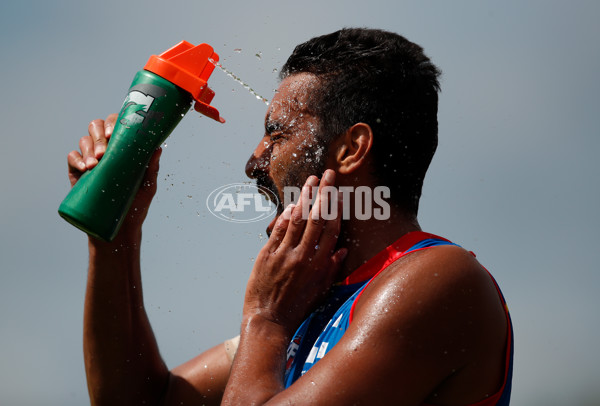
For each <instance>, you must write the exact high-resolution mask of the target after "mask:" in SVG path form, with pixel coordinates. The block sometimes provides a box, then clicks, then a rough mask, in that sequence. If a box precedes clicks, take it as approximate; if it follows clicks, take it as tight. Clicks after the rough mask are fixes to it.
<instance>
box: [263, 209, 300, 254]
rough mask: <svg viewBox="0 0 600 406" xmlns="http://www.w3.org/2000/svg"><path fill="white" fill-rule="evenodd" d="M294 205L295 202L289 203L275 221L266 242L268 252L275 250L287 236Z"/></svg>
mask: <svg viewBox="0 0 600 406" xmlns="http://www.w3.org/2000/svg"><path fill="white" fill-rule="evenodd" d="M294 207H295V205H294V204H293V203H291V204H289V205H288V206H287V207H286V208H285V210H284V211H283V213H281V215H280V216H279V218H278V219H277V221H276V222H275V226H273V231H272V232H271V235H270V236H269V240H268V241H267V243H266V244H265V249H267V250H268V252H270V253H272V252H275V251H276V250H277V248H279V246H280V245H281V242H282V241H283V239H284V238H285V234H286V232H287V229H288V225H289V223H290V218H291V217H292V211H293V210H294Z"/></svg>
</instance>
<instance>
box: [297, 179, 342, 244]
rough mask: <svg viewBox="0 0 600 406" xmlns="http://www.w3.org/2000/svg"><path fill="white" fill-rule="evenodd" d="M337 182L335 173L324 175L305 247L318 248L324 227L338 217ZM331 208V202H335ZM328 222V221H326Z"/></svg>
mask: <svg viewBox="0 0 600 406" xmlns="http://www.w3.org/2000/svg"><path fill="white" fill-rule="evenodd" d="M334 182H335V172H334V171H332V170H327V171H325V173H324V174H323V179H321V183H320V185H319V192H318V193H317V198H316V200H315V204H314V206H313V208H312V210H311V211H310V217H309V220H308V224H307V225H306V231H305V232H304V236H303V237H302V242H301V244H302V245H304V246H305V247H307V248H308V247H316V246H317V245H318V242H319V240H320V238H321V233H322V232H323V228H324V226H325V225H326V224H327V223H328V222H329V221H330V220H332V219H333V220H335V219H336V218H337V217H338V210H337V195H338V193H337V191H336V190H335V188H334V186H333V184H334ZM334 199H335V201H333V204H332V205H331V207H330V200H334ZM326 220H327V221H326Z"/></svg>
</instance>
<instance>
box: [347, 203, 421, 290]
mask: <svg viewBox="0 0 600 406" xmlns="http://www.w3.org/2000/svg"><path fill="white" fill-rule="evenodd" d="M420 230H421V227H420V226H419V222H418V221H417V218H416V217H415V216H413V215H409V214H406V213H405V212H404V211H401V210H394V209H392V211H391V215H390V218H389V219H388V220H376V219H370V220H357V219H356V218H352V219H349V220H345V221H344V222H343V223H342V229H341V232H340V236H339V238H338V246H339V247H346V248H348V256H347V257H346V259H345V261H344V263H343V264H342V269H341V271H340V278H339V279H340V280H341V279H344V278H346V277H347V276H348V275H350V274H351V273H352V272H354V271H355V270H356V269H357V268H358V267H360V266H361V265H362V264H364V263H365V262H367V261H368V260H369V259H370V258H372V257H373V256H374V255H375V254H377V253H378V252H379V251H381V250H382V249H384V248H386V247H387V246H389V245H391V244H392V243H393V242H394V241H396V240H397V239H398V238H400V237H402V236H403V235H404V234H407V233H409V232H411V231H420Z"/></svg>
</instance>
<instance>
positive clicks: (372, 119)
mask: <svg viewBox="0 0 600 406" xmlns="http://www.w3.org/2000/svg"><path fill="white" fill-rule="evenodd" d="M301 72H307V73H312V74H314V75H316V76H317V79H318V83H319V85H318V88H316V89H314V92H313V94H311V99H310V101H309V106H308V107H309V108H310V109H311V110H312V111H314V112H315V114H316V115H317V117H318V118H319V120H320V124H321V129H320V130H321V134H320V137H321V138H322V141H323V144H325V145H328V144H329V143H330V142H331V140H332V139H334V138H335V137H336V136H338V135H341V134H343V133H345V132H346V130H348V129H349V128H350V127H351V126H352V125H354V124H356V123H358V122H363V123H366V124H369V126H371V128H372V129H373V133H374V141H373V147H372V153H373V157H374V159H373V162H374V163H375V165H374V168H373V170H374V172H375V176H376V178H377V179H378V181H379V182H380V183H381V184H383V185H386V186H388V187H389V188H390V190H391V198H392V200H393V201H394V202H396V203H397V204H399V205H400V206H402V207H404V208H406V209H408V210H411V211H413V212H414V213H415V214H416V213H417V211H418V206H419V198H420V196H421V189H422V186H423V179H424V178H425V173H426V171H427V168H428V167H429V164H430V162H431V159H432V158H433V154H434V153H435V150H436V147H437V103H438V91H439V90H440V86H439V82H438V77H439V75H440V71H439V70H438V68H437V67H436V66H435V65H434V64H433V63H432V62H431V61H430V60H429V58H428V57H427V56H426V55H425V54H424V53H423V49H422V48H421V47H420V46H419V45H416V44H414V43H412V42H410V41H408V40H407V39H406V38H404V37H402V36H400V35H398V34H395V33H392V32H388V31H383V30H376V29H367V28H345V29H342V30H340V31H336V32H334V33H331V34H327V35H323V36H319V37H315V38H313V39H311V40H309V41H307V42H305V43H303V44H300V45H298V46H297V47H296V48H295V49H294V52H293V53H292V55H291V56H290V57H289V59H288V60H287V62H286V63H285V65H284V66H283V68H282V70H281V73H280V78H281V79H284V78H286V77H287V76H290V75H294V74H296V73H301Z"/></svg>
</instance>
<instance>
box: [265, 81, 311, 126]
mask: <svg viewBox="0 0 600 406" xmlns="http://www.w3.org/2000/svg"><path fill="white" fill-rule="evenodd" d="M316 85H317V78H316V76H314V75H312V74H310V73H304V72H303V73H298V74H294V75H291V76H288V77H286V78H285V79H283V80H282V81H281V84H280V85H279V87H278V88H277V91H276V92H275V95H274V96H273V100H272V101H271V105H270V107H269V109H268V111H267V117H269V116H271V117H273V116H280V115H285V114H286V113H289V112H302V111H307V110H308V101H309V100H310V97H311V94H312V91H313V89H314V87H315V86H316Z"/></svg>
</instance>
